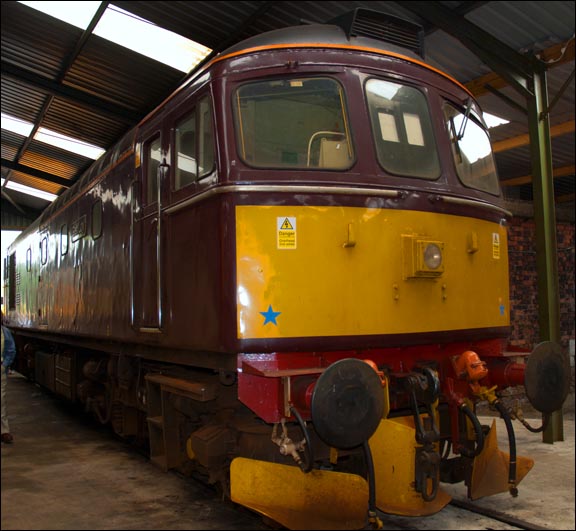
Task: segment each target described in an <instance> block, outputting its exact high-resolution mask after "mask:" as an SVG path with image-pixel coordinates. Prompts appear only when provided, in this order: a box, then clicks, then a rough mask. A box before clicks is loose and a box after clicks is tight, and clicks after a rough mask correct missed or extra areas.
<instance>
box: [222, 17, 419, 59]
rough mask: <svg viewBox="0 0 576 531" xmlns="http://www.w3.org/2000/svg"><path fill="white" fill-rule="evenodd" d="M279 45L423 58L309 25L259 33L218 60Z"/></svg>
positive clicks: (333, 27) (378, 42) (325, 26)
mask: <svg viewBox="0 0 576 531" xmlns="http://www.w3.org/2000/svg"><path fill="white" fill-rule="evenodd" d="M279 44H286V45H290V44H296V45H304V44H316V45H322V44H331V45H342V46H357V47H362V48H373V49H378V50H382V51H387V52H394V53H397V54H401V55H405V56H407V57H410V58H412V59H414V60H419V61H422V60H423V59H422V57H420V56H419V55H417V54H416V53H414V52H413V51H412V50H410V49H408V48H406V47H401V46H398V45H396V44H393V43H390V42H386V41H383V40H380V39H374V38H370V37H365V36H361V35H347V33H346V31H344V29H343V28H341V27H340V26H336V25H334V24H309V25H302V26H292V27H289V28H282V29H278V30H273V31H267V32H266V33H261V34H260V35H256V36H254V37H251V38H249V39H245V40H243V41H241V42H239V43H237V44H235V45H234V46H230V47H229V48H227V49H226V50H224V51H223V52H222V53H221V56H222V57H225V56H227V55H230V54H234V53H236V52H239V51H242V50H247V49H252V48H259V47H263V48H265V47H271V46H276V45H279Z"/></svg>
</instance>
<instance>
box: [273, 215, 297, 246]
mask: <svg viewBox="0 0 576 531" xmlns="http://www.w3.org/2000/svg"><path fill="white" fill-rule="evenodd" d="M276 234H277V239H276V241H277V243H278V249H296V218H295V217H284V216H282V217H280V218H276Z"/></svg>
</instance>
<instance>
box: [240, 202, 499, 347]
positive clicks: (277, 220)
mask: <svg viewBox="0 0 576 531" xmlns="http://www.w3.org/2000/svg"><path fill="white" fill-rule="evenodd" d="M236 245H237V249H236V251H237V256H236V266H237V324H238V338H239V339H258V338H294V337H312V336H317V337H328V336H358V335H388V334H407V333H411V334H413V333H430V332H441V331H449V330H466V329H482V328H495V327H507V326H509V322H510V315H509V306H508V296H509V291H508V259H507V253H508V250H507V238H506V228H505V227H504V226H503V225H501V224H498V223H494V222H489V221H484V220H480V219H475V218H466V217H461V216H458V217H457V216H454V215H448V214H438V213H431V212H421V211H414V210H398V209H382V208H360V207H333V206H330V207H326V206H237V207H236Z"/></svg>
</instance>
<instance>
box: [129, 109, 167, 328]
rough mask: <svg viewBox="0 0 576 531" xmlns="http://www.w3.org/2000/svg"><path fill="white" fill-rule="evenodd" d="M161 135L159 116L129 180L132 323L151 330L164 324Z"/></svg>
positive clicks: (145, 133) (163, 161)
mask: <svg viewBox="0 0 576 531" xmlns="http://www.w3.org/2000/svg"><path fill="white" fill-rule="evenodd" d="M164 136H165V135H164V134H163V131H162V122H161V120H158V121H157V123H156V125H152V126H150V127H148V128H146V129H145V130H144V131H143V134H142V136H141V139H140V143H139V147H140V158H139V162H137V164H138V163H139V167H138V168H136V176H137V177H136V179H135V181H134V182H133V183H132V257H131V258H132V275H131V283H132V285H131V295H132V326H133V327H134V328H135V329H136V330H139V331H141V332H151V333H159V332H161V331H162V325H163V323H162V299H163V275H162V273H163V272H162V253H163V242H162V239H163V238H162V234H163V226H162V202H163V199H164V198H165V197H166V190H164V189H165V188H166V187H167V186H168V183H167V182H166V181H167V179H166V178H165V177H166V168H167V164H166V151H165V146H164ZM137 160H138V159H137Z"/></svg>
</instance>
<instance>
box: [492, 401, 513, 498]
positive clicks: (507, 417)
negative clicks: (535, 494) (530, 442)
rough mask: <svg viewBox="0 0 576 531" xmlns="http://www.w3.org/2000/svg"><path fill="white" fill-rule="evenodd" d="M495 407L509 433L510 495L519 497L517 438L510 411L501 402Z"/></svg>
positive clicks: (496, 402)
mask: <svg viewBox="0 0 576 531" xmlns="http://www.w3.org/2000/svg"><path fill="white" fill-rule="evenodd" d="M493 405H494V406H495V407H496V409H497V410H498V411H499V413H500V416H501V417H502V418H503V419H504V423H505V424H506V431H507V432H508V445H509V447H510V448H509V449H510V466H509V468H508V485H509V490H510V494H512V496H514V497H516V496H518V489H517V488H516V437H515V436H514V427H513V426H512V419H511V418H510V415H509V414H508V410H507V409H506V407H505V406H504V404H502V402H500V400H496V401H495V402H493Z"/></svg>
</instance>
